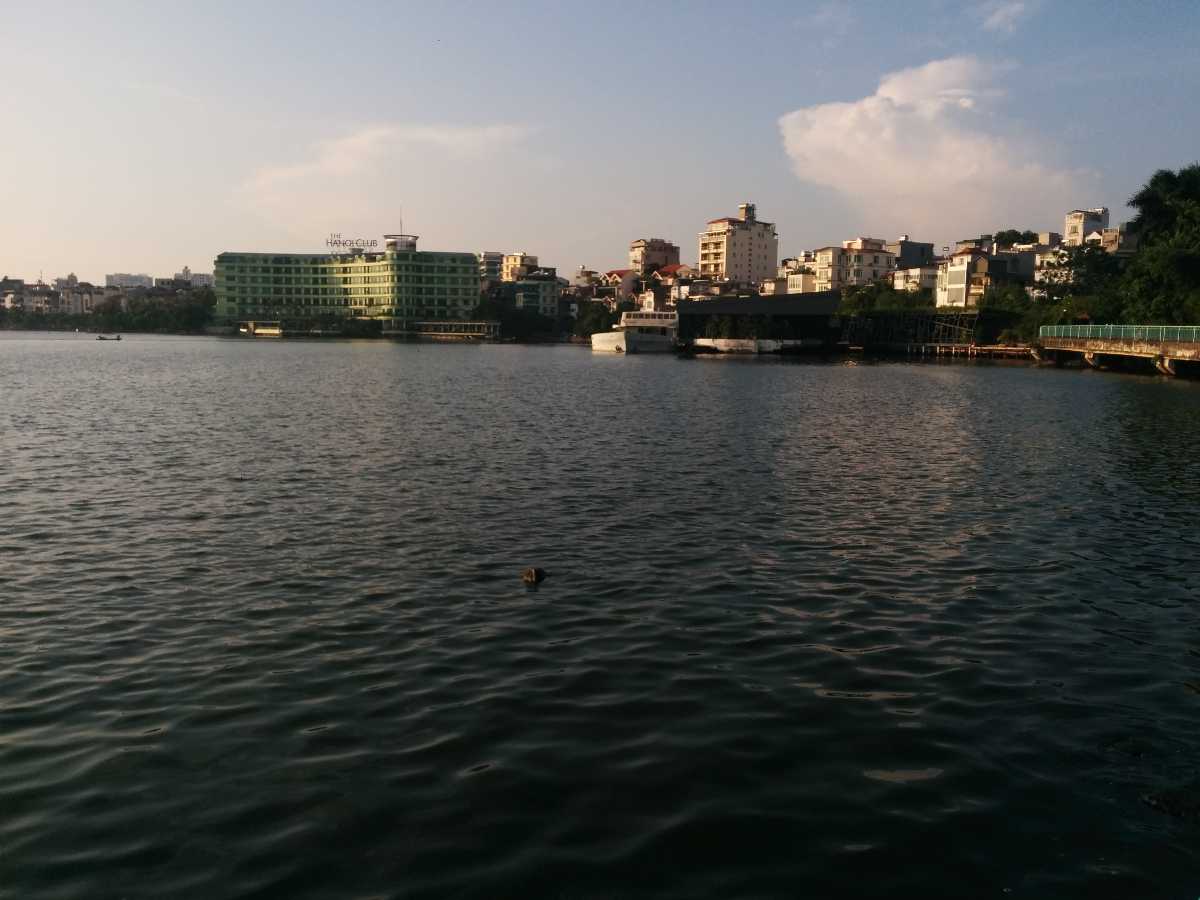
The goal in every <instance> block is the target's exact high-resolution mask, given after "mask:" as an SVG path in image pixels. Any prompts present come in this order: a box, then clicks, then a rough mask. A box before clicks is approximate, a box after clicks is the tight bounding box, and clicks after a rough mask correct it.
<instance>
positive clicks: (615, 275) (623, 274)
mask: <svg viewBox="0 0 1200 900" xmlns="http://www.w3.org/2000/svg"><path fill="white" fill-rule="evenodd" d="M641 280H642V273H641V272H639V271H637V270H636V269H612V270H611V271H608V272H605V273H604V279H603V281H604V286H605V287H607V288H609V289H611V291H612V293H613V295H614V296H615V297H616V298H617V299H618V300H628V299H629V298H631V297H632V296H633V295H634V294H635V293H636V292H637V287H638V282H640V281H641Z"/></svg>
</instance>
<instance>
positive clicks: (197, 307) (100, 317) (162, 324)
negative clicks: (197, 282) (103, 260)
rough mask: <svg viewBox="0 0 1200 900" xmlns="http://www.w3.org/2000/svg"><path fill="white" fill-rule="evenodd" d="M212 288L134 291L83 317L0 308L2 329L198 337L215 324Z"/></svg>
mask: <svg viewBox="0 0 1200 900" xmlns="http://www.w3.org/2000/svg"><path fill="white" fill-rule="evenodd" d="M216 302H217V301H216V296H215V295H214V294H213V291H212V288H207V287H202V288H195V289H193V290H190V291H178V292H174V293H164V294H160V293H154V292H151V291H136V290H135V291H132V292H130V293H129V294H127V295H126V297H125V303H124V306H123V307H122V302H121V298H120V297H106V298H105V299H103V300H101V301H100V302H99V303H97V304H96V305H95V307H93V309H92V312H91V313H90V314H89V313H84V314H82V315H75V314H72V313H47V312H35V311H33V310H22V309H4V308H3V307H0V328H5V329H10V330H38V331H74V330H76V329H79V330H81V331H117V332H120V331H129V332H133V331H146V332H162V333H198V332H201V331H203V330H204V327H205V326H206V325H208V324H210V323H211V322H212V317H213V310H214V309H215V307H216Z"/></svg>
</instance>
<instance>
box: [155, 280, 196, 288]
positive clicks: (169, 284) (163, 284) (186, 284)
mask: <svg viewBox="0 0 1200 900" xmlns="http://www.w3.org/2000/svg"><path fill="white" fill-rule="evenodd" d="M154 286H155V287H156V288H162V289H163V290H167V291H190V290H191V289H192V282H191V281H190V280H189V281H184V280H183V279H181V278H179V277H175V278H155V279H154Z"/></svg>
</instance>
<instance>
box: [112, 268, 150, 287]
mask: <svg viewBox="0 0 1200 900" xmlns="http://www.w3.org/2000/svg"><path fill="white" fill-rule="evenodd" d="M104 286H105V287H115V288H124V289H126V290H127V289H129V288H136V287H144V288H148V287H154V279H153V278H151V277H150V276H149V275H146V274H139V275H130V274H129V273H128V272H115V273H114V274H112V275H105V276H104Z"/></svg>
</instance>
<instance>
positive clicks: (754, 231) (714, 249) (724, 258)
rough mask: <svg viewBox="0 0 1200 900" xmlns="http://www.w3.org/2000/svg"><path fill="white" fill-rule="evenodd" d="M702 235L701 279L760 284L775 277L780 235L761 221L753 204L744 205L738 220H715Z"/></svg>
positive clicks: (739, 211) (769, 225)
mask: <svg viewBox="0 0 1200 900" xmlns="http://www.w3.org/2000/svg"><path fill="white" fill-rule="evenodd" d="M699 237H700V277H701V278H711V279H713V280H714V281H737V282H742V283H745V284H758V283H760V282H761V281H763V280H764V279H767V278H773V277H775V270H776V265H777V263H778V260H779V236H778V235H777V234H776V233H775V226H774V225H773V224H772V223H770V222H760V221H759V220H758V217H757V216H756V215H755V210H754V204H753V203H743V204H741V205H740V206H739V207H738V218H736V219H734V218H723V219H713V220H712V221H710V222H709V223H708V228H707V229H706V230H704V231H702V232H700V235H699Z"/></svg>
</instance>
